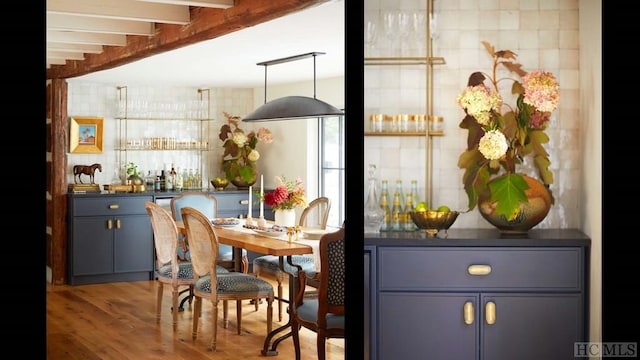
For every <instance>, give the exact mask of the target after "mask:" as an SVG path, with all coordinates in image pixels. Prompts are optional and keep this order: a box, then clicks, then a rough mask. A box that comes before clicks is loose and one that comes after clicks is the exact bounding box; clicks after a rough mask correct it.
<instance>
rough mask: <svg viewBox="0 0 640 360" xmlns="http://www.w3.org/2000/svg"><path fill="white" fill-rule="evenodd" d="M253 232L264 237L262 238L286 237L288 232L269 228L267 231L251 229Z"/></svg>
mask: <svg viewBox="0 0 640 360" xmlns="http://www.w3.org/2000/svg"><path fill="white" fill-rule="evenodd" d="M251 230H252V231H254V232H256V233H258V234H260V235H262V236H278V237H281V236H286V235H287V232H286V231H280V230H275V229H272V228H267V229H251Z"/></svg>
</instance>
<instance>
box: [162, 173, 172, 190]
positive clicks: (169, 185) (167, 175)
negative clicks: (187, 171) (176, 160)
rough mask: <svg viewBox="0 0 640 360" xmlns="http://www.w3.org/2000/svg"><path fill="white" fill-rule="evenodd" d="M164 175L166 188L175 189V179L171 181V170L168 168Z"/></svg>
mask: <svg viewBox="0 0 640 360" xmlns="http://www.w3.org/2000/svg"><path fill="white" fill-rule="evenodd" d="M164 175H165V178H164V189H165V190H166V191H170V190H173V181H171V170H166V171H165V173H164Z"/></svg>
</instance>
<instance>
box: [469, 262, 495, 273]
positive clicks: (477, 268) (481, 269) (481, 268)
mask: <svg viewBox="0 0 640 360" xmlns="http://www.w3.org/2000/svg"><path fill="white" fill-rule="evenodd" d="M467 272H468V273H469V275H489V274H491V265H481V264H476V265H469V267H468V268H467Z"/></svg>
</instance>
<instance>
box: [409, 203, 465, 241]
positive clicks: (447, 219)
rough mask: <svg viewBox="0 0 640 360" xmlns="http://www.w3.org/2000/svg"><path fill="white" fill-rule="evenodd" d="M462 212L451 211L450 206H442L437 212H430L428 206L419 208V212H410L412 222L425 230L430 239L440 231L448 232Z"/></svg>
mask: <svg viewBox="0 0 640 360" xmlns="http://www.w3.org/2000/svg"><path fill="white" fill-rule="evenodd" d="M458 215H460V212H458V211H454V210H451V209H449V207H448V206H444V205H443V206H440V207H438V208H437V209H436V210H429V209H428V208H427V207H426V206H420V207H417V210H416V209H414V211H410V212H409V216H411V220H413V222H414V223H415V224H416V226H417V227H418V228H420V229H421V230H424V231H425V232H426V233H427V235H428V236H429V237H435V236H436V235H437V234H438V232H439V231H440V230H444V231H445V237H446V235H447V233H446V231H447V230H448V229H449V228H450V227H451V225H453V223H454V222H456V219H457V218H458Z"/></svg>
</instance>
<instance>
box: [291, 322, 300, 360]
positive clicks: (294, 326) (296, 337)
mask: <svg viewBox="0 0 640 360" xmlns="http://www.w3.org/2000/svg"><path fill="white" fill-rule="evenodd" d="M299 331H300V324H298V321H296V319H295V318H292V319H291V337H293V348H294V350H295V354H296V360H300V334H299Z"/></svg>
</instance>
